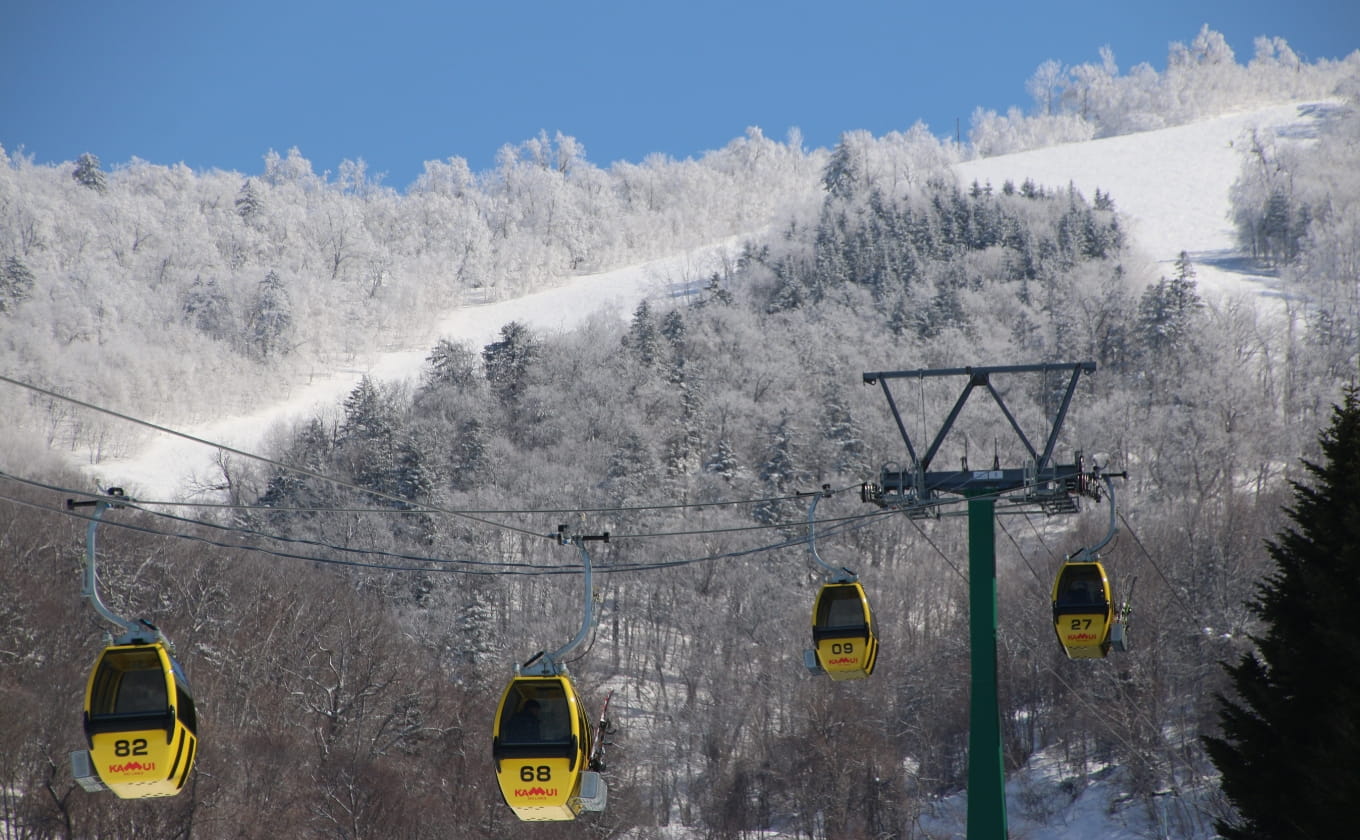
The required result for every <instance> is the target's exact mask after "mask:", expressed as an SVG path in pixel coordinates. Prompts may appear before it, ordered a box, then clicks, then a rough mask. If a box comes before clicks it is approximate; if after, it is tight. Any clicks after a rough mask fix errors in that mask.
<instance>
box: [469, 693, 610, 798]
mask: <svg viewBox="0 0 1360 840" xmlns="http://www.w3.org/2000/svg"><path fill="white" fill-rule="evenodd" d="M591 746H592V731H591V727H590V721H589V720H588V719H587V717H586V712H585V709H584V708H583V707H582V705H581V703H580V701H579V699H578V698H577V696H576V691H575V689H573V687H572V684H571V680H570V679H569V678H568V677H567V676H566V675H565V674H557V675H550V676H517V677H515V678H514V679H513V680H511V681H510V684H509V685H507V686H506V688H505V693H504V694H503V695H501V702H500V707H499V708H498V709H497V711H496V726H495V731H494V733H493V734H492V747H491V756H492V759H493V760H494V761H495V764H496V781H497V782H498V783H499V784H500V789H501V795H502V796H503V797H505V802H506V804H507V805H509V806H510V808H511V810H513V811H514V812H515V815H516V816H517V817H519V818H520V819H521V820H526V821H531V822H542V821H549V820H572V819H575V818H576V816H577V815H578V814H580V813H581V811H582V810H591V811H601V810H604V796H605V794H604V785H603V783H602V782H601V780H600V777H599V774H598V773H595V772H591V770H590V768H589V766H588V764H589V757H590V754H591Z"/></svg>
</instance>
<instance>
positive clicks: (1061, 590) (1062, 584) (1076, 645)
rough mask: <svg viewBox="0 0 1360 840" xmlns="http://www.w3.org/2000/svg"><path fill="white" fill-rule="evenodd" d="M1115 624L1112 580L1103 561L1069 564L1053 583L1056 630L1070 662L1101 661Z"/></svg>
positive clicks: (1108, 649) (1109, 642) (1072, 562)
mask: <svg viewBox="0 0 1360 840" xmlns="http://www.w3.org/2000/svg"><path fill="white" fill-rule="evenodd" d="M1114 623H1115V610H1114V599H1113V597H1112V595H1111V593H1110V579H1109V577H1108V576H1106V574H1105V567H1104V566H1102V565H1101V564H1100V561H1098V560H1093V561H1084V562H1082V561H1069V562H1067V563H1064V564H1063V567H1062V571H1061V572H1059V574H1058V579H1057V580H1056V581H1054V583H1053V629H1054V630H1055V631H1057V634H1058V641H1059V642H1061V643H1062V646H1063V650H1064V651H1066V652H1067V656H1068V657H1069V658H1071V659H1102V658H1104V657H1105V655H1106V654H1108V653H1109V652H1110V646H1111V641H1110V631H1111V629H1112V628H1113V627H1114Z"/></svg>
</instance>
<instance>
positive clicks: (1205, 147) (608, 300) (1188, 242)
mask: <svg viewBox="0 0 1360 840" xmlns="http://www.w3.org/2000/svg"><path fill="white" fill-rule="evenodd" d="M1328 107H1329V103H1309V104H1290V105H1277V106H1272V107H1268V108H1261V109H1255V110H1251V111H1245V112H1242V113H1238V114H1232V115H1229V116H1224V117H1218V118H1215V119H1210V120H1205V121H1203V122H1199V123H1194V124H1191V125H1185V126H1178V127H1175V128H1167V129H1161V130H1158V131H1148V132H1143V133H1140V134H1130V135H1125V136H1122V137H1110V138H1105V139H1101V140H1092V141H1089V142H1085V143H1072V144H1066V145H1062V146H1054V147H1051V148H1047V149H1036V150H1033V151H1028V152H1021V153H1018V154H1012V155H1003V156H998V157H994V158H984V159H980V160H975V161H969V162H966V163H963V164H959V165H958V166H957V171H958V173H959V176H960V180H961V182H962V183H963V184H964V185H965V186H966V185H968V184H971V183H972V182H973V181H974V180H977V181H978V182H979V183H988V182H989V183H990V184H991V185H992V187H993V189H998V190H999V189H1001V186H1002V184H1003V183H1004V182H1005V181H1007V180H1009V181H1011V182H1012V183H1014V184H1015V185H1016V187H1017V188H1018V187H1019V186H1020V184H1022V183H1023V182H1024V181H1025V179H1027V178H1028V179H1030V180H1032V181H1034V182H1035V183H1036V184H1038V185H1040V186H1043V187H1044V188H1045V189H1048V190H1062V189H1066V188H1067V186H1068V184H1069V183H1070V184H1072V185H1074V186H1075V187H1076V188H1077V189H1078V190H1079V191H1081V193H1082V194H1083V195H1085V196H1086V198H1087V199H1088V200H1089V199H1093V198H1094V196H1095V190H1096V189H1097V188H1099V189H1100V190H1101V191H1102V192H1107V193H1109V194H1110V195H1111V197H1112V198H1113V199H1114V202H1115V209H1116V210H1118V211H1119V212H1120V213H1121V214H1122V216H1123V217H1124V219H1125V221H1126V222H1127V223H1128V224H1129V226H1130V228H1131V230H1130V233H1131V235H1132V237H1133V239H1134V241H1135V242H1136V243H1137V247H1139V248H1141V249H1142V250H1143V251H1144V252H1146V253H1147V254H1149V255H1150V256H1151V258H1152V259H1154V260H1156V261H1157V262H1158V263H1161V264H1162V265H1163V266H1164V267H1163V269H1162V272H1163V274H1164V275H1168V276H1169V275H1170V271H1171V263H1172V262H1174V261H1175V259H1176V257H1177V255H1178V254H1179V253H1180V252H1181V251H1187V252H1188V253H1189V254H1190V256H1191V257H1192V259H1193V260H1194V261H1195V270H1196V272H1197V278H1196V279H1197V281H1198V282H1199V284H1200V288H1201V290H1202V291H1203V292H1208V293H1213V292H1224V293H1230V292H1234V291H1237V290H1241V289H1249V290H1251V291H1252V292H1253V293H1255V294H1258V295H1262V294H1271V293H1273V292H1272V287H1271V282H1272V278H1271V277H1269V276H1268V275H1264V274H1261V273H1259V272H1255V273H1254V272H1253V271H1252V269H1251V267H1250V266H1249V265H1248V264H1247V262H1246V261H1245V260H1242V259H1241V258H1240V256H1239V255H1237V254H1236V253H1235V251H1234V240H1233V232H1232V227H1231V223H1230V221H1229V218H1228V210H1229V202H1228V191H1229V189H1230V188H1231V186H1232V184H1233V182H1234V181H1235V180H1236V179H1237V177H1238V172H1239V170H1240V167H1241V162H1242V155H1243V151H1244V149H1245V148H1247V146H1246V144H1245V142H1244V141H1245V140H1246V139H1247V138H1249V136H1250V132H1251V131H1252V130H1253V129H1263V130H1272V131H1274V132H1275V133H1276V135H1277V136H1281V137H1296V138H1297V137H1305V138H1306V137H1308V136H1310V135H1311V133H1312V131H1311V128H1312V127H1314V124H1315V122H1316V121H1317V120H1319V119H1322V118H1323V117H1325V114H1326V109H1327V108H1328ZM739 246H740V241H739V239H737V238H733V239H731V240H729V241H727V242H723V243H720V244H718V245H714V246H712V247H710V248H706V249H697V250H694V251H690V252H687V253H684V254H680V255H677V256H673V257H669V258H665V259H661V260H656V261H654V262H650V263H646V264H644V265H639V266H633V267H630V268H622V269H618V270H615V271H609V272H604V273H602V274H593V275H586V276H578V277H574V278H571V279H567V280H565V281H564V282H563V283H561V284H560V285H558V286H555V287H553V288H550V289H548V290H546V291H541V292H536V293H534V294H530V295H525V296H523V297H520V298H515V299H512V300H506V301H500V302H497V303H492V304H485V305H474V306H463V307H459V308H456V309H453V310H451V311H450V312H448V313H446V315H445V316H444V317H443V318H442V319H441V320H440V321H439V322H438V324H437V325H436V326H435V328H434V329H433V330H432V331H428V332H426V333H423V334H421V335H418V336H416V337H415V338H414V340H413V341H412V343H411V345H410V346H408V347H405V348H401V349H399V350H395V351H393V352H388V353H382V354H378V355H375V356H374V357H372V358H369V359H366V360H363V362H362V363H361V364H358V365H354V366H350V367H346V368H344V369H337V370H335V371H333V372H332V373H331V374H329V375H327V376H323V377H321V378H319V379H315V380H313V381H312V382H311V383H309V384H308V385H306V386H305V387H300V388H298V389H297V390H296V391H295V392H294V393H292V394H290V395H289V396H288V397H287V398H286V399H284V400H282V401H280V402H278V403H275V404H272V405H263V406H260V407H259V409H258V410H256V411H254V412H252V413H250V414H248V415H241V416H235V417H224V418H222V419H219V420H216V421H213V422H210V423H205V424H201V425H198V426H195V427H190V428H186V429H181V430H180V431H182V432H183V433H184V434H186V435H190V436H192V437H195V438H199V439H201V440H205V441H212V442H214V443H219V444H222V445H225V446H229V447H232V448H234V449H239V450H243V451H249V452H255V451H259V449H260V448H261V444H262V443H263V442H264V441H265V440H266V436H267V435H268V434H269V433H270V432H271V431H272V430H274V429H276V428H279V427H281V426H284V425H286V424H288V423H291V422H293V421H296V420H299V419H305V418H307V417H310V416H315V415H316V414H317V413H318V412H329V411H333V410H334V408H335V406H336V405H338V404H339V403H340V402H341V401H343V399H344V397H345V396H346V395H348V394H349V392H350V391H351V390H353V388H354V386H355V385H356V384H358V382H359V380H360V378H361V377H362V376H364V375H368V376H370V377H371V378H373V379H377V380H382V381H391V380H399V379H406V380H411V379H415V378H416V377H418V376H419V374H420V372H421V370H422V368H423V366H424V361H425V357H426V356H427V355H428V354H429V351H430V348H431V347H432V346H433V345H434V341H435V340H436V339H438V338H449V339H451V340H454V341H461V342H468V343H470V344H472V345H473V346H476V347H480V346H483V345H485V344H488V343H490V342H492V341H494V340H495V339H496V336H497V335H498V333H499V330H500V328H501V327H502V326H503V325H505V324H506V323H508V322H509V321H512V320H518V321H520V322H522V323H525V324H527V325H529V326H531V327H533V328H535V329H536V330H539V331H541V332H552V331H555V330H562V331H565V330H569V329H571V328H572V327H574V326H575V325H577V324H579V323H581V322H582V321H584V320H585V319H586V318H587V317H589V316H590V315H592V314H594V313H595V312H597V311H599V310H600V309H602V308H613V309H614V310H615V311H617V313H618V314H619V316H620V317H623V318H627V317H629V316H631V314H632V312H633V310H634V309H635V308H636V307H637V304H638V302H639V301H641V300H643V299H644V298H651V299H658V298H664V297H674V296H676V295H677V294H684V293H686V292H688V291H692V290H693V289H694V288H695V287H696V286H698V285H701V284H702V283H703V281H704V278H706V277H708V276H709V275H711V274H712V273H713V272H714V271H716V270H718V269H719V268H720V267H721V265H722V263H723V262H724V261H725V260H727V261H730V260H731V259H732V256H733V254H734V253H735V251H736V249H737V248H738V247H739ZM215 456H216V451H215V450H214V449H213V448H212V447H209V446H206V445H204V444H202V443H196V442H194V441H191V440H186V439H184V438H180V437H172V436H168V435H163V436H161V437H160V438H159V439H156V440H155V441H153V443H151V444H150V445H148V446H147V447H146V448H145V449H143V450H142V451H141V452H138V453H135V454H133V455H131V456H130V457H127V458H122V459H117V460H106V461H104V462H102V463H100V464H98V465H96V466H93V467H88V468H87V470H88V471H89V472H90V473H92V474H94V476H95V477H97V478H98V479H100V480H101V481H102V482H104V483H111V484H116V485H119V486H122V487H124V488H125V489H126V490H127V491H128V492H129V493H130V494H131V495H132V496H133V497H134V498H142V499H172V498H181V497H183V496H185V495H187V494H189V493H190V492H191V488H192V487H193V486H195V482H194V481H193V480H192V479H193V478H194V477H195V476H196V477H198V478H199V479H204V480H206V479H211V478H212V477H213V476H214V475H215V470H214V466H213V464H214V460H215Z"/></svg>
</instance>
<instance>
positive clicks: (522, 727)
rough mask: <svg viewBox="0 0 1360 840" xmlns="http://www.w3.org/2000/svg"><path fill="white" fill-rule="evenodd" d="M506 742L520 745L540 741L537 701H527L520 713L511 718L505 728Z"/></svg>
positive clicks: (521, 707)
mask: <svg viewBox="0 0 1360 840" xmlns="http://www.w3.org/2000/svg"><path fill="white" fill-rule="evenodd" d="M505 740H506V741H511V742H519V743H530V742H533V741H537V740H539V729H538V701H537V700H532V699H530V700H525V701H524V705H523V706H520V708H519V711H517V712H515V713H514V714H513V715H511V716H510V720H509V721H507V723H506V727H505Z"/></svg>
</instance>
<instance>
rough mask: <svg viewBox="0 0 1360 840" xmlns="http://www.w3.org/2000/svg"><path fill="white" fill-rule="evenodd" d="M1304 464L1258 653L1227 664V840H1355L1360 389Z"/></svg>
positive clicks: (1215, 744)
mask: <svg viewBox="0 0 1360 840" xmlns="http://www.w3.org/2000/svg"><path fill="white" fill-rule="evenodd" d="M1319 440H1320V443H1321V447H1322V455H1323V459H1322V463H1319V464H1314V463H1310V462H1308V461H1305V462H1304V468H1305V469H1306V470H1307V472H1308V473H1309V475H1310V476H1311V477H1312V484H1311V486H1308V485H1305V484H1303V483H1299V482H1296V483H1295V484H1294V502H1293V505H1292V506H1291V507H1290V508H1289V509H1288V513H1289V517H1290V519H1291V520H1293V523H1294V525H1293V527H1290V528H1287V529H1286V530H1285V531H1283V532H1281V533H1280V534H1278V535H1277V537H1276V539H1275V541H1273V542H1271V543H1269V544H1268V545H1267V549H1268V551H1269V552H1270V556H1271V558H1272V559H1273V560H1274V561H1275V566H1276V568H1275V571H1274V572H1273V573H1271V574H1270V576H1269V577H1267V578H1266V579H1265V580H1264V581H1263V582H1262V583H1261V584H1260V586H1259V589H1258V594H1257V597H1256V598H1255V599H1254V600H1253V601H1252V602H1251V604H1250V607H1251V609H1252V611H1253V612H1254V613H1255V614H1256V615H1257V616H1259V617H1260V619H1261V621H1262V622H1263V625H1264V628H1263V633H1262V635H1260V636H1253V638H1252V641H1253V642H1255V648H1254V650H1252V651H1250V652H1248V653H1246V654H1244V655H1243V656H1242V658H1241V659H1240V660H1238V662H1237V663H1236V664H1234V665H1225V668H1226V670H1227V672H1228V675H1229V676H1230V677H1231V679H1232V685H1233V689H1234V693H1235V694H1236V698H1235V699H1232V700H1229V699H1227V698H1225V697H1223V696H1222V695H1220V696H1219V697H1218V702H1219V717H1220V723H1221V725H1222V737H1212V736H1206V737H1205V738H1204V744H1205V748H1206V749H1207V751H1208V753H1209V756H1210V758H1211V759H1212V760H1213V762H1214V764H1215V765H1216V766H1217V767H1218V769H1219V771H1220V772H1221V773H1222V774H1223V791H1224V793H1226V794H1227V796H1228V798H1229V799H1231V800H1232V802H1233V804H1234V805H1235V806H1236V809H1237V816H1236V818H1235V819H1233V820H1229V819H1224V820H1220V821H1219V823H1218V825H1217V826H1216V828H1217V830H1218V831H1219V832H1220V833H1221V834H1222V835H1223V836H1224V837H1225V838H1228V840H1283V839H1284V838H1310V839H1311V840H1323V838H1334V837H1353V836H1355V834H1356V828H1355V815H1354V813H1353V811H1352V809H1353V807H1354V803H1355V802H1357V801H1360V623H1357V621H1356V618H1355V609H1354V607H1355V604H1356V603H1357V601H1358V600H1360V388H1357V387H1355V386H1351V387H1350V388H1348V389H1347V390H1346V393H1345V395H1344V402H1343V405H1342V406H1341V407H1339V408H1334V410H1333V420H1332V425H1331V427H1330V428H1329V429H1327V430H1326V431H1325V432H1323V434H1322V435H1321V436H1320V438H1319Z"/></svg>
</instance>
